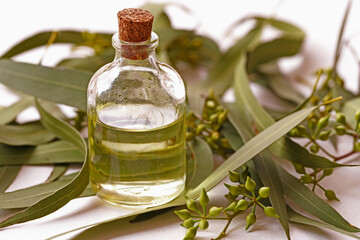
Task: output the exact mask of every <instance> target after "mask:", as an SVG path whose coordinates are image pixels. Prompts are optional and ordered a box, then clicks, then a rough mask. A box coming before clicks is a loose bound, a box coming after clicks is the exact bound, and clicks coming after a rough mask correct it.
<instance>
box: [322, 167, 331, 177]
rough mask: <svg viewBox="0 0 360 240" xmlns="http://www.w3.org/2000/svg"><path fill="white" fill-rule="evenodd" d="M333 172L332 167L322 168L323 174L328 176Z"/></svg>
mask: <svg viewBox="0 0 360 240" xmlns="http://www.w3.org/2000/svg"><path fill="white" fill-rule="evenodd" d="M333 172H334V169H332V168H325V169H324V170H323V176H330V175H331V174H332V173H333Z"/></svg>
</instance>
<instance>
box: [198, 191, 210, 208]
mask: <svg viewBox="0 0 360 240" xmlns="http://www.w3.org/2000/svg"><path fill="white" fill-rule="evenodd" d="M199 203H200V205H201V206H202V207H203V208H205V207H206V205H208V203H209V197H208V195H207V193H206V190H205V189H204V188H203V189H202V192H201V194H200V197H199Z"/></svg>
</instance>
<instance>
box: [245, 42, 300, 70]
mask: <svg viewBox="0 0 360 240" xmlns="http://www.w3.org/2000/svg"><path fill="white" fill-rule="evenodd" d="M302 42H303V39H302V38H298V37H289V36H288V37H282V38H277V39H274V40H272V41H269V42H265V43H262V44H260V45H258V46H257V47H256V48H255V49H254V50H253V51H252V52H250V54H249V60H248V65H247V66H248V71H249V73H252V72H254V71H255V70H256V69H257V67H258V66H259V65H260V64H263V63H267V62H269V61H274V60H277V59H279V58H281V57H289V56H294V55H295V54H297V53H298V52H299V50H300V48H301V45H302Z"/></svg>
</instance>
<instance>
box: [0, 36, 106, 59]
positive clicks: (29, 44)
mask: <svg viewBox="0 0 360 240" xmlns="http://www.w3.org/2000/svg"><path fill="white" fill-rule="evenodd" d="M56 33H57V35H56V38H55V41H54V43H72V44H79V43H83V42H85V41H86V40H87V37H86V36H87V35H86V34H84V33H85V32H79V31H73V30H62V31H57V32H56ZM51 34H53V32H51V31H46V32H40V33H37V34H35V35H33V36H30V37H28V38H26V39H24V40H22V41H21V42H19V43H17V44H16V45H15V46H13V47H12V48H10V49H9V50H8V51H7V52H6V53H4V54H3V55H2V56H1V58H11V57H13V56H16V55H18V54H20V53H23V52H26V51H28V50H30V49H33V48H36V47H40V46H45V45H46V44H47V43H48V41H49V38H50V36H51ZM97 36H99V37H101V38H104V39H107V40H108V41H110V39H111V36H112V35H111V34H107V33H98V34H97Z"/></svg>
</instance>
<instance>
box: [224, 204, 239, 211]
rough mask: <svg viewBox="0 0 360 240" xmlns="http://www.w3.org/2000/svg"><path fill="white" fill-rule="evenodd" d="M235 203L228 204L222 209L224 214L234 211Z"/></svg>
mask: <svg viewBox="0 0 360 240" xmlns="http://www.w3.org/2000/svg"><path fill="white" fill-rule="evenodd" d="M236 204H237V203H236V202H232V203H230V204H229V206H227V207H226V208H225V209H224V211H225V212H232V211H234V209H235V207H236Z"/></svg>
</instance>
